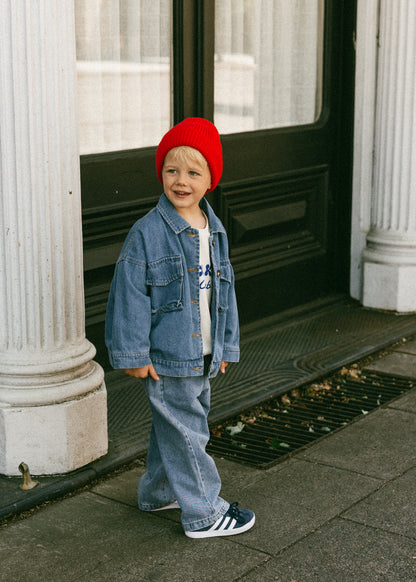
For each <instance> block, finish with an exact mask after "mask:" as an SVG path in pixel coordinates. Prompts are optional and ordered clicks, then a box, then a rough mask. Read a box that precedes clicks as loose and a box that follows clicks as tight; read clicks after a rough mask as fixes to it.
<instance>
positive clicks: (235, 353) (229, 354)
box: [222, 346, 240, 362]
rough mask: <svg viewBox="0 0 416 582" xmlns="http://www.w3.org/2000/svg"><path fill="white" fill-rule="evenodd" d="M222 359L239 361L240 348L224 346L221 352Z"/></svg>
mask: <svg viewBox="0 0 416 582" xmlns="http://www.w3.org/2000/svg"><path fill="white" fill-rule="evenodd" d="M222 360H223V361H224V362H239V361H240V349H239V348H227V346H224V349H223V352H222Z"/></svg>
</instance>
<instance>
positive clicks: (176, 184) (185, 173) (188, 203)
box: [162, 150, 211, 218]
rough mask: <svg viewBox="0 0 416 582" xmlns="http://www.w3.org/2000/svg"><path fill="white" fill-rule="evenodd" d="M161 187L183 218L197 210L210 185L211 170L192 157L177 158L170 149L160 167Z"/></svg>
mask: <svg viewBox="0 0 416 582" xmlns="http://www.w3.org/2000/svg"><path fill="white" fill-rule="evenodd" d="M162 180H163V188H164V191H165V194H166V196H167V197H168V199H169V200H170V202H171V203H172V204H173V206H174V207H175V208H176V210H177V211H178V212H179V214H181V215H182V216H183V217H184V218H186V215H191V214H192V213H195V212H199V209H198V207H199V202H200V200H201V198H203V196H204V194H205V193H206V191H207V190H208V189H209V188H210V187H211V172H210V171H209V168H208V165H206V166H203V165H201V164H200V163H199V162H197V161H194V160H192V159H186V160H185V159H182V158H181V159H179V158H176V157H175V155H174V150H170V151H169V152H168V153H167V154H166V157H165V161H164V163H163V168H162Z"/></svg>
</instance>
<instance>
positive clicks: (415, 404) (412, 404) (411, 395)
mask: <svg viewBox="0 0 416 582" xmlns="http://www.w3.org/2000/svg"><path fill="white" fill-rule="evenodd" d="M388 407H389V408H397V409H398V410H407V412H414V413H416V388H413V390H410V392H407V393H406V394H405V395H404V396H400V398H397V399H396V400H394V401H393V402H392V403H391V404H389V405H388Z"/></svg>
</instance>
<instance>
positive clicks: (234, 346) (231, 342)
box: [222, 265, 240, 362]
mask: <svg viewBox="0 0 416 582" xmlns="http://www.w3.org/2000/svg"><path fill="white" fill-rule="evenodd" d="M230 266H231V265H230ZM222 359H223V360H224V361H225V362H238V361H239V360H240V326H239V323H238V309H237V298H236V295H235V288H234V271H233V268H232V267H231V285H230V289H229V296H228V310H227V320H226V324H225V334H224V348H223V354H222Z"/></svg>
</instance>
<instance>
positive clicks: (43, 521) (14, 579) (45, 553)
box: [0, 492, 269, 582]
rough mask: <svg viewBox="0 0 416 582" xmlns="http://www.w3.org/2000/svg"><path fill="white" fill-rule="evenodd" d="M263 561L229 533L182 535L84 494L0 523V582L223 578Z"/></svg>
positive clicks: (155, 518) (176, 527)
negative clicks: (210, 537)
mask: <svg viewBox="0 0 416 582" xmlns="http://www.w3.org/2000/svg"><path fill="white" fill-rule="evenodd" d="M218 556H221V557H222V559H221V560H219V559H218ZM225 557H226V559H225ZM268 559H269V556H268V555H267V554H265V553H264V552H262V551H258V550H253V549H250V548H248V547H245V546H243V545H241V544H236V543H233V542H232V541H229V539H222V538H218V539H215V540H190V539H189V538H187V537H186V536H185V535H184V534H183V531H182V527H181V526H180V524H178V523H174V522H171V521H169V520H167V519H164V518H163V517H162V516H161V515H159V514H158V515H155V514H151V515H149V514H146V513H144V512H141V511H139V510H138V509H133V508H132V507H131V506H129V505H124V504H122V503H117V502H114V501H111V500H109V499H105V498H103V497H101V496H99V495H96V494H94V493H90V492H83V493H82V494H80V495H77V496H74V497H72V498H69V499H65V500H63V501H60V502H57V503H55V504H52V505H50V506H48V507H47V508H46V509H44V510H42V511H39V512H37V513H36V514H35V515H33V516H32V517H30V518H28V519H24V520H20V521H17V522H15V523H13V524H11V525H9V526H7V528H6V527H4V528H2V529H0V563H1V568H0V580H1V581H2V582H3V581H4V582H6V581H7V582H20V581H22V582H23V581H24V580H25V581H26V580H27V579H28V578H29V579H30V580H31V581H35V582H37V581H39V582H57V581H59V582H73V581H74V582H75V581H80V580H82V581H84V580H85V581H88V582H91V581H92V580H94V581H95V580H97V581H100V582H101V581H105V580H109V581H110V580H111V581H114V580H117V581H119V580H146V581H149V580H158V581H161V580H167V581H169V582H174V581H176V580H177V581H178V582H179V581H180V582H183V581H185V580H186V582H188V581H195V582H203V581H210V580H212V581H214V580H215V581H217V580H219V579H221V580H229V581H230V582H231V581H232V580H234V579H235V578H236V577H238V576H240V575H242V574H244V573H245V572H247V571H249V570H250V569H251V568H252V567H253V566H255V565H257V564H261V563H263V562H264V561H265V560H268ZM19 568H21V569H22V570H19Z"/></svg>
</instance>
